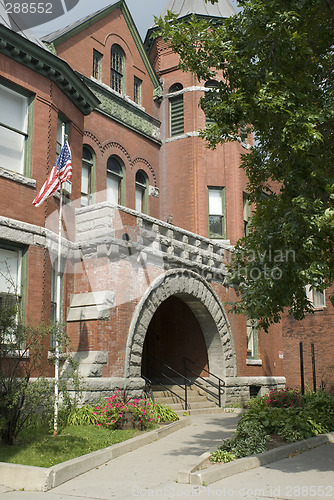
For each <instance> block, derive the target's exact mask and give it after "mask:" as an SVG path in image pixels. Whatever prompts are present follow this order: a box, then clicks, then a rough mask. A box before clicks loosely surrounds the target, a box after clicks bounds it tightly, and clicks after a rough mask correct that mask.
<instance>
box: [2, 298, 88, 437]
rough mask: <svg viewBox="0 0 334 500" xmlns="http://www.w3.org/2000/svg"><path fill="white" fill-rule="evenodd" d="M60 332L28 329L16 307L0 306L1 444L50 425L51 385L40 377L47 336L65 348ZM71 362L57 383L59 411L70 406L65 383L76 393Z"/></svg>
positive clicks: (53, 327) (46, 327)
mask: <svg viewBox="0 0 334 500" xmlns="http://www.w3.org/2000/svg"><path fill="white" fill-rule="evenodd" d="M63 330H64V329H63V328H62V327H57V326H56V325H54V324H51V325H37V326H32V325H29V324H26V323H24V322H23V321H21V320H20V317H19V314H18V308H17V305H14V306H2V307H0V439H1V441H2V442H3V443H5V444H14V443H15V440H16V438H17V435H18V434H19V432H21V431H22V429H24V428H27V427H30V426H33V425H36V424H38V423H41V421H43V420H44V422H46V423H49V422H50V423H51V420H52V416H53V406H54V382H53V380H50V379H47V378H45V377H43V376H42V374H43V372H45V369H46V356H45V353H46V345H47V343H48V341H49V336H50V335H57V336H58V338H59V341H60V342H61V345H65V344H66V343H67V340H66V339H67V338H66V335H64V333H63ZM63 359H64V360H65V356H63ZM71 361H72V357H71V356H69V364H67V370H66V371H63V374H62V377H61V378H60V381H59V391H60V393H61V396H62V401H63V404H62V408H63V409H64V407H66V406H67V407H70V406H71V404H72V400H71V398H70V396H69V393H68V390H67V382H70V383H71V385H72V386H73V387H74V389H75V390H78V391H79V390H80V387H79V385H78V384H79V380H78V377H77V376H76V372H75V370H76V368H77V366H76V365H75V363H71ZM78 394H79V393H78ZM65 410H66V408H65Z"/></svg>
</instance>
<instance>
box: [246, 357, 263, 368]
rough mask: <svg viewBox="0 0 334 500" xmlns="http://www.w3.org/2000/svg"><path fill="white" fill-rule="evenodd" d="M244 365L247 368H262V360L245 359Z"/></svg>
mask: <svg viewBox="0 0 334 500" xmlns="http://www.w3.org/2000/svg"><path fill="white" fill-rule="evenodd" d="M246 365H248V366H262V359H249V358H247V359H246Z"/></svg>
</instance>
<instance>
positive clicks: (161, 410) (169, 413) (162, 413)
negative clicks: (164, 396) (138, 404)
mask: <svg viewBox="0 0 334 500" xmlns="http://www.w3.org/2000/svg"><path fill="white" fill-rule="evenodd" d="M152 406H153V408H154V415H155V418H156V420H157V422H175V421H177V420H179V416H178V414H177V413H175V411H174V410H172V409H171V408H170V407H169V406H168V405H162V404H160V403H157V402H155V403H153V405H152Z"/></svg>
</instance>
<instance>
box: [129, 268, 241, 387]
mask: <svg viewBox="0 0 334 500" xmlns="http://www.w3.org/2000/svg"><path fill="white" fill-rule="evenodd" d="M171 297H173V298H177V299H179V300H180V301H181V302H183V305H186V306H187V307H188V309H190V311H191V313H192V314H193V316H194V317H195V319H196V321H197V323H198V325H199V327H200V330H201V332H202V336H203V338H204V342H205V347H206V353H207V359H208V365H209V370H210V371H211V372H213V373H214V374H215V375H217V376H219V377H220V378H225V377H235V376H236V374H237V363H236V354H235V348H234V341H233V335H232V331H231V327H230V324H229V321H228V319H227V316H226V313H225V311H224V308H223V306H222V304H221V302H220V300H219V297H218V296H217V294H216V293H215V291H214V290H213V288H212V287H211V285H210V284H209V283H208V282H207V281H206V280H205V279H204V278H202V277H201V276H199V275H198V274H197V273H195V272H193V271H190V270H185V269H173V270H170V271H167V272H166V273H165V274H164V275H161V276H159V277H158V278H157V279H156V280H155V281H154V282H153V283H151V286H150V287H149V288H148V289H147V291H146V292H145V294H144V295H143V296H142V298H141V299H140V301H139V303H138V304H137V306H136V309H135V311H134V314H133V317H132V321H131V325H130V329H129V334H128V340H127V346H126V353H125V365H124V373H125V376H126V377H127V378H131V379H137V378H138V379H139V378H141V375H142V361H143V354H144V357H145V352H144V344H145V339H146V336H147V334H148V331H149V329H150V326H151V321H152V319H153V317H154V316H155V314H156V312H157V310H158V309H159V307H160V306H161V305H162V304H163V303H165V302H166V304H167V299H169V298H171ZM178 305H179V306H180V303H178ZM164 307H167V306H164ZM168 307H169V306H168ZM182 307H183V306H182ZM162 313H163V315H164V316H165V317H166V311H165V312H164V310H163V309H162ZM158 317H159V315H157V317H156V318H158ZM179 319H180V318H179ZM153 324H154V323H152V325H153ZM151 328H152V330H151V331H153V326H152V327H151ZM150 335H153V334H150Z"/></svg>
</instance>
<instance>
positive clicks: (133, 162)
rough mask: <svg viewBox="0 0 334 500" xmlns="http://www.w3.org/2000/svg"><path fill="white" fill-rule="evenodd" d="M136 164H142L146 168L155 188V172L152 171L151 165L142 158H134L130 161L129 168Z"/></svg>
mask: <svg viewBox="0 0 334 500" xmlns="http://www.w3.org/2000/svg"><path fill="white" fill-rule="evenodd" d="M137 163H139V164H140V163H142V164H143V165H145V166H146V168H147V169H148V170H149V171H150V172H151V174H152V178H153V181H154V186H155V187H157V178H156V175H155V172H154V169H153V167H152V165H151V164H150V163H149V162H148V161H147V160H145V159H144V158H139V157H136V158H134V159H132V161H131V167H135V166H136V165H137Z"/></svg>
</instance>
